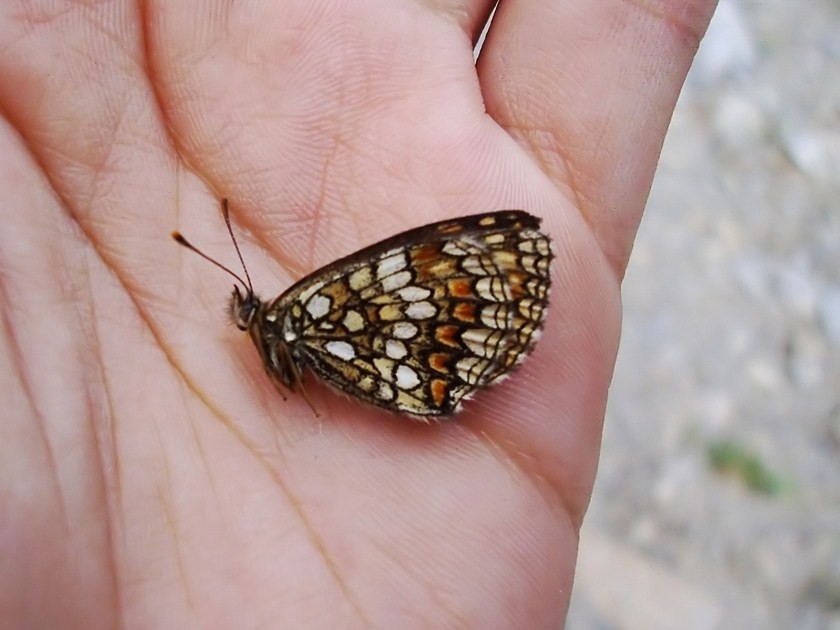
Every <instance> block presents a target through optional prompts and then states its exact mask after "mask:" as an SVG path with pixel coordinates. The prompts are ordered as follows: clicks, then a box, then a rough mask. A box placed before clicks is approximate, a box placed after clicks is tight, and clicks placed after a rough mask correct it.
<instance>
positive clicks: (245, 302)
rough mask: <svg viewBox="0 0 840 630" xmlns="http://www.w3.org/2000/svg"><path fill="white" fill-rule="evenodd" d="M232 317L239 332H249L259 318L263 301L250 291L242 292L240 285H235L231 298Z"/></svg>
mask: <svg viewBox="0 0 840 630" xmlns="http://www.w3.org/2000/svg"><path fill="white" fill-rule="evenodd" d="M229 307H230V317H231V319H232V320H233V323H234V324H236V327H237V328H238V329H239V330H242V331H245V330H248V329H249V328H250V327H251V325H252V324H253V323H254V320H255V319H256V318H257V314H258V313H259V311H260V308H261V307H262V300H260V298H258V297H257V296H256V295H254V292H253V291H251V290H250V289H245V291H244V292H243V291H242V290H240V288H239V285H233V293H232V294H231V296H230V306H229Z"/></svg>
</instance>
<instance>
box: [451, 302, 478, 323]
mask: <svg viewBox="0 0 840 630" xmlns="http://www.w3.org/2000/svg"><path fill="white" fill-rule="evenodd" d="M452 315H453V316H454V317H455V318H456V319H460V320H461V321H462V322H474V321H475V304H473V303H472V302H459V303H458V304H456V305H455V308H453V309H452Z"/></svg>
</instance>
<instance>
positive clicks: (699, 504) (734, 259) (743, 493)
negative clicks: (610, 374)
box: [568, 0, 840, 630]
mask: <svg viewBox="0 0 840 630" xmlns="http://www.w3.org/2000/svg"><path fill="white" fill-rule="evenodd" d="M839 206H840V1H838V0H798V1H797V2H791V1H790V0H761V1H758V0H752V1H748V0H741V1H740V2H739V1H738V0H721V4H720V6H719V8H718V12H717V14H716V16H715V18H714V21H713V23H712V27H711V28H710V31H709V34H708V35H707V37H706V39H705V40H704V43H703V46H702V47H701V51H700V54H699V55H698V59H697V62H696V64H695V67H694V68H693V70H692V74H691V76H690V78H689V82H688V84H687V86H686V88H685V90H684V92H683V95H682V98H681V100H680V104H679V106H678V108H677V112H676V114H675V116H674V119H673V122H672V124H671V129H670V132H669V135H668V139H667V141H666V145H665V149H664V152H663V155H662V161H661V164H660V167H659V171H658V173H657V178H656V182H655V184H654V188H653V191H652V194H651V198H650V202H649V204H648V209H647V213H646V216H645V219H644V221H643V223H642V226H641V229H640V232H639V237H638V241H637V244H636V248H635V251H634V253H633V257H632V259H631V263H630V268H629V270H628V274H627V279H626V282H625V285H624V300H625V319H624V331H623V339H622V346H621V351H620V354H619V359H618V366H617V371H616V375H615V380H614V384H613V387H612V390H611V394H610V396H611V398H610V405H609V409H608V412H607V424H606V429H605V433H604V445H603V453H602V460H601V467H600V470H599V475H598V481H597V483H596V488H595V495H594V497H593V501H592V505H591V508H590V512H589V515H588V517H587V520H586V523H585V526H584V531H583V534H582V540H581V550H580V561H579V567H578V577H577V583H576V586H575V592H574V594H573V598H572V602H573V603H572V609H571V611H570V614H569V619H568V628H569V629H570V630H588V629H592V628H598V629H601V628H604V629H609V628H627V629H636V628H645V629H646V630H647V629H651V628H697V629H706V628H727V629H728V628H736V629H737V628H801V629H809V628H815V629H816V628H831V629H836V630H840V212H838V207H839Z"/></svg>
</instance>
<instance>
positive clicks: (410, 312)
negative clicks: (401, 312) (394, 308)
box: [405, 302, 437, 319]
mask: <svg viewBox="0 0 840 630" xmlns="http://www.w3.org/2000/svg"><path fill="white" fill-rule="evenodd" d="M405 314H406V316H407V317H410V318H411V319H429V318H430V317H434V316H435V315H436V314H437V309H436V308H435V307H434V305H433V304H432V303H431V302H414V303H412V304H409V306H408V308H407V309H405Z"/></svg>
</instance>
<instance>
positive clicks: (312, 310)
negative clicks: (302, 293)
mask: <svg viewBox="0 0 840 630" xmlns="http://www.w3.org/2000/svg"><path fill="white" fill-rule="evenodd" d="M331 303H332V302H331V300H330V298H328V297H327V296H326V295H320V294H315V295H313V296H312V298H310V300H309V301H308V302H307V303H306V312H307V313H309V314H310V315H311V316H312V319H320V318H321V317H323V316H324V315H326V314H327V313H329V312H330V304H331Z"/></svg>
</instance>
